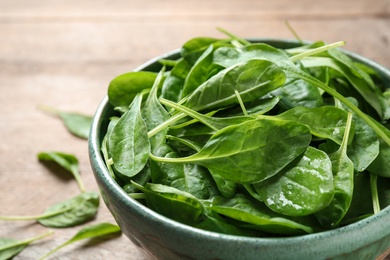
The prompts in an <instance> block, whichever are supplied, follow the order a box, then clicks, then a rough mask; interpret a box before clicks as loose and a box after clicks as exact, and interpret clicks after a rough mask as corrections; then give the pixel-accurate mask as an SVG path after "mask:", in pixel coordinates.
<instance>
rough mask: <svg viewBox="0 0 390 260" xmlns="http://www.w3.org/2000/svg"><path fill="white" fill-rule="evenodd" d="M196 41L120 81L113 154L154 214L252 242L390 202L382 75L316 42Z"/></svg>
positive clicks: (389, 114)
mask: <svg viewBox="0 0 390 260" xmlns="http://www.w3.org/2000/svg"><path fill="white" fill-rule="evenodd" d="M228 36H229V38H227V39H216V38H208V37H197V38H193V39H191V40H189V41H188V42H186V43H185V44H184V45H183V46H182V48H181V51H180V57H179V58H177V59H175V60H161V61H160V63H161V70H160V71H159V72H153V71H139V72H129V73H126V74H123V75H120V76H118V77H117V78H115V79H113V80H112V81H111V83H110V85H109V87H108V97H109V101H110V103H111V104H112V106H114V107H115V110H116V111H117V114H116V115H115V116H113V117H111V118H110V123H109V125H108V128H107V133H106V135H105V137H104V139H103V141H102V154H103V156H104V158H105V160H106V165H107V168H108V170H109V172H110V173H111V175H112V177H113V178H114V179H115V180H116V181H117V183H118V184H120V185H121V186H122V188H123V189H124V190H125V191H126V192H127V193H128V194H129V196H131V197H133V198H135V199H138V200H140V202H142V203H145V204H146V205H147V206H148V207H149V208H151V209H153V210H155V211H157V212H159V213H161V214H163V215H165V216H167V217H169V218H172V219H174V220H176V221H179V222H182V223H185V224H188V225H191V226H193V227H197V228H201V229H205V230H210V231H215V232H220V233H227V234H233V235H244V236H265V237H266V236H289V235H299V234H306V233H312V232H319V231H323V230H326V229H331V228H336V227H339V226H342V225H346V224H348V223H351V222H355V221H358V220H359V219H362V218H365V217H367V216H370V215H372V214H375V213H377V212H378V211H380V210H381V208H384V207H386V206H388V205H389V204H390V180H389V177H390V161H389V160H387V159H386V158H388V157H389V156H390V130H389V124H388V121H389V118H390V99H389V93H390V92H389V90H388V89H386V87H385V86H384V83H383V82H382V80H381V77H380V75H379V74H378V73H377V72H376V71H374V70H373V69H372V68H370V67H368V66H367V65H364V64H361V63H358V62H356V61H354V60H353V59H351V58H350V57H349V56H348V55H346V54H345V53H344V52H342V51H341V50H339V49H338V47H341V46H343V45H344V42H337V43H334V44H325V43H324V42H321V41H319V42H315V43H311V44H302V45H301V46H298V47H294V48H290V49H279V48H276V47H273V46H271V45H268V44H265V43H259V42H249V41H247V40H244V39H240V38H238V37H236V36H234V35H232V34H230V33H228Z"/></svg>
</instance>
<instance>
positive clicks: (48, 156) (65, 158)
mask: <svg viewBox="0 0 390 260" xmlns="http://www.w3.org/2000/svg"><path fill="white" fill-rule="evenodd" d="M37 157H38V159H39V160H40V161H49V162H55V163H57V164H58V165H60V166H61V167H62V168H64V169H65V170H67V171H69V172H70V173H72V175H73V177H74V178H75V179H76V181H77V184H78V185H79V188H80V190H81V192H84V191H85V187H84V183H83V181H82V180H81V177H80V172H79V161H78V159H77V158H76V156H74V155H72V154H68V153H62V152H55V151H49V152H40V153H38V155H37Z"/></svg>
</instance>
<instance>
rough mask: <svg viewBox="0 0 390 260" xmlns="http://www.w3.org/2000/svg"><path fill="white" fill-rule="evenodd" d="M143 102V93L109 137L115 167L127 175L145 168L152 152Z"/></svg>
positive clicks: (138, 96) (129, 175)
mask: <svg viewBox="0 0 390 260" xmlns="http://www.w3.org/2000/svg"><path fill="white" fill-rule="evenodd" d="M141 102H142V94H138V95H137V96H136V97H135V98H134V100H133V102H132V103H131V105H130V108H129V110H128V111H127V112H126V113H125V114H124V115H123V116H122V117H121V118H120V119H119V121H118V123H117V124H116V125H115V127H114V129H113V130H112V132H111V134H110V136H109V139H108V140H109V142H108V146H109V151H110V154H111V156H112V157H111V158H112V161H113V168H114V170H115V171H117V172H118V173H119V174H121V175H124V176H127V177H132V176H134V175H136V174H137V173H139V172H140V171H141V170H142V169H143V168H144V166H145V164H146V162H147V161H148V154H149V152H150V143H149V139H148V136H147V126H146V123H145V121H144V119H143V118H142V116H141Z"/></svg>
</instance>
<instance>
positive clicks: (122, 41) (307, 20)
mask: <svg viewBox="0 0 390 260" xmlns="http://www.w3.org/2000/svg"><path fill="white" fill-rule="evenodd" d="M315 2H316V1H312V0H310V1H309V0H297V1H288V0H272V1H253V0H230V1H217V0H207V1H206V0H204V1H199V0H166V1H159V0H149V1H146V0H145V1H137V0H127V1H125V0H116V1H108V0H68V1H53V0H40V1H38V0H29V1H24V0H12V1H9V0H1V1H0V105H1V114H0V134H1V142H0V192H1V193H0V215H36V214H40V213H41V212H42V211H43V210H44V209H45V208H46V207H47V206H49V205H51V204H54V203H56V202H59V201H62V200H64V199H65V198H69V197H71V196H73V195H76V194H77V193H78V188H77V185H76V183H75V182H74V181H73V180H72V179H70V178H62V177H59V176H58V175H56V174H53V172H52V171H51V170H50V169H48V168H47V167H45V166H44V165H43V164H41V163H40V162H38V160H37V158H36V155H37V153H38V152H40V151H50V150H56V151H63V152H67V153H72V154H75V155H76V156H77V157H78V159H79V161H80V170H81V174H82V178H83V180H84V182H85V184H86V186H87V189H88V190H93V191H98V188H97V186H96V184H95V180H94V177H93V175H92V171H91V168H90V164H89V160H88V152H87V142H86V141H85V140H81V139H78V138H75V137H73V136H72V135H70V134H69V133H68V132H67V131H66V130H65V128H64V127H63V125H62V123H61V122H60V121H59V120H58V119H57V118H54V117H52V116H49V115H48V114H45V113H43V112H42V111H40V110H39V109H37V107H38V106H39V105H46V106H52V107H55V108H58V109H62V110H66V111H76V112H82V113H85V114H91V115H92V114H93V113H94V111H95V109H96V108H97V106H98V104H99V102H100V101H101V99H102V98H103V97H104V95H105V94H106V89H107V85H108V83H109V81H110V80H111V79H112V78H114V77H115V76H117V75H119V74H121V73H124V72H128V71H131V70H132V69H134V68H135V67H137V66H138V65H140V64H142V63H143V62H145V61H147V60H148V59H150V58H152V57H154V56H156V55H160V54H163V53H165V52H167V51H170V50H172V49H176V48H178V47H180V46H181V44H183V43H184V42H185V41H186V40H188V39H189V38H191V37H195V36H201V35H202V36H213V37H223V35H222V34H221V33H220V32H218V31H217V30H216V29H215V28H216V27H223V28H225V29H228V30H229V31H231V32H233V33H235V34H237V35H239V36H242V37H268V38H293V36H292V34H291V32H290V31H289V30H288V29H287V27H286V26H285V23H284V21H285V20H288V21H289V22H290V24H291V25H292V26H293V27H294V28H295V30H296V31H297V32H298V34H299V35H300V37H301V38H304V39H306V40H311V41H315V40H324V41H326V42H334V41H339V40H345V41H346V42H347V45H346V46H345V49H348V50H351V51H354V52H356V53H359V54H361V55H363V56H365V57H367V58H370V59H373V60H374V61H376V62H378V63H380V64H382V65H384V66H385V67H388V68H390V1H389V0H344V1H340V0H326V1H317V2H318V3H315ZM101 221H107V222H112V223H114V220H113V218H112V216H111V215H110V213H109V212H108V210H107V209H106V207H105V205H104V203H102V205H101V207H100V211H99V214H98V216H97V218H96V219H95V220H94V221H93V222H91V223H90V224H92V223H98V222H101ZM79 228H80V227H76V228H67V229H60V230H55V232H56V233H55V234H54V235H53V236H52V237H50V238H48V239H45V240H42V241H41V242H38V243H35V244H33V245H32V246H30V247H28V248H27V249H26V250H25V251H23V252H22V253H21V254H20V255H18V256H17V257H15V259H36V258H38V257H39V256H41V255H43V254H44V253H46V252H47V251H48V250H50V249H51V248H53V247H55V246H56V245H59V244H60V243H62V242H64V241H65V240H67V239H69V238H70V237H71V236H73V235H74V234H75V233H76V232H77V231H78V230H79ZM46 230H47V229H46V228H44V227H42V226H40V225H38V224H35V223H34V222H31V221H22V222H5V221H0V236H1V237H3V236H5V237H12V238H20V239H22V238H27V237H31V236H35V235H37V234H41V233H44V232H46ZM52 259H145V257H144V255H143V254H141V253H140V252H139V251H138V249H137V248H136V247H135V246H134V245H133V244H132V243H131V242H130V241H129V240H128V239H127V238H126V237H125V236H121V237H118V238H115V239H113V240H110V241H105V242H99V243H93V244H90V243H85V242H80V243H77V244H74V245H72V246H69V247H66V248H63V250H61V251H59V252H58V253H57V254H56V255H54V256H53V257H52Z"/></svg>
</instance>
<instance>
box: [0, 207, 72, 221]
mask: <svg viewBox="0 0 390 260" xmlns="http://www.w3.org/2000/svg"><path fill="white" fill-rule="evenodd" d="M71 208H72V207H69V206H68V207H65V208H63V209H61V210H58V211H54V212H51V213H48V214H42V215H36V216H0V220H12V221H17V220H38V219H43V218H50V217H53V216H56V215H59V214H62V213H64V212H66V211H68V210H70V209H71Z"/></svg>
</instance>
